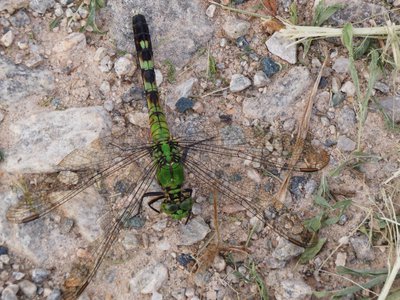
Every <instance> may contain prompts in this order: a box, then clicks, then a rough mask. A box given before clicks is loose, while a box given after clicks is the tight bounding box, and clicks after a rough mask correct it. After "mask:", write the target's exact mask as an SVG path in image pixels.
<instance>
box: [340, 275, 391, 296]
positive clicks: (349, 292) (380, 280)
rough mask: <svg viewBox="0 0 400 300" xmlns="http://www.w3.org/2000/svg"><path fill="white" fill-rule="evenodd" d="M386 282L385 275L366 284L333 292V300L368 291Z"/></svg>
mask: <svg viewBox="0 0 400 300" xmlns="http://www.w3.org/2000/svg"><path fill="white" fill-rule="evenodd" d="M385 280H386V275H380V276H377V277H375V278H373V279H371V280H370V281H368V282H366V283H362V284H360V285H356V286H351V287H348V288H345V289H342V290H339V291H336V292H335V295H334V299H341V297H344V296H349V295H352V294H354V293H356V292H359V291H362V290H364V289H370V288H372V287H374V286H377V285H380V284H382V283H383V282H385Z"/></svg>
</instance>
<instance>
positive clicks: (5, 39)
mask: <svg viewBox="0 0 400 300" xmlns="http://www.w3.org/2000/svg"><path fill="white" fill-rule="evenodd" d="M0 41H1V43H2V44H3V46H4V47H10V46H11V44H12V42H13V41H14V34H13V32H12V31H11V30H9V31H7V32H6V33H5V34H4V35H3V36H2V37H1V39H0Z"/></svg>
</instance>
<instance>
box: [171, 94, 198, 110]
mask: <svg viewBox="0 0 400 300" xmlns="http://www.w3.org/2000/svg"><path fill="white" fill-rule="evenodd" d="M193 106H194V100H193V99H190V98H186V97H181V98H179V99H178V101H177V102H176V104H175V107H176V110H177V111H178V112H180V113H185V112H187V111H188V110H190V109H192V108H193Z"/></svg>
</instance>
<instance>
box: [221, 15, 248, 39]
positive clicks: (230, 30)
mask: <svg viewBox="0 0 400 300" xmlns="http://www.w3.org/2000/svg"><path fill="white" fill-rule="evenodd" d="M222 28H223V30H224V32H225V34H226V35H227V36H228V37H229V38H230V39H237V38H238V37H240V36H244V35H246V34H247V33H248V31H249V29H250V23H249V22H247V21H244V20H241V19H236V18H233V17H232V18H229V19H228V20H227V21H226V22H225V23H224V24H223V25H222Z"/></svg>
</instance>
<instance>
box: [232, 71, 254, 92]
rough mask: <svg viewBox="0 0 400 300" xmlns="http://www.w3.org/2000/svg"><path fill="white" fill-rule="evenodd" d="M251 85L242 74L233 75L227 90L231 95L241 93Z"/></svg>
mask: <svg viewBox="0 0 400 300" xmlns="http://www.w3.org/2000/svg"><path fill="white" fill-rule="evenodd" d="M250 85H251V80H250V79H249V78H247V77H246V76H243V75H242V74H233V75H232V78H231V82H230V84H229V90H230V91H231V92H233V93H235V92H240V91H243V90H244V89H246V88H248V87H249V86H250Z"/></svg>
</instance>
